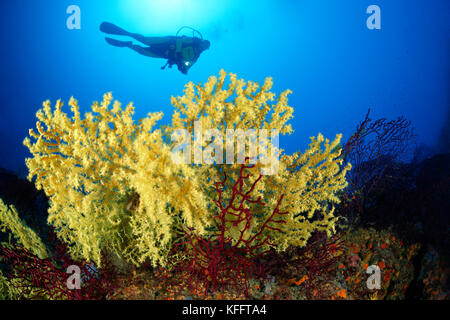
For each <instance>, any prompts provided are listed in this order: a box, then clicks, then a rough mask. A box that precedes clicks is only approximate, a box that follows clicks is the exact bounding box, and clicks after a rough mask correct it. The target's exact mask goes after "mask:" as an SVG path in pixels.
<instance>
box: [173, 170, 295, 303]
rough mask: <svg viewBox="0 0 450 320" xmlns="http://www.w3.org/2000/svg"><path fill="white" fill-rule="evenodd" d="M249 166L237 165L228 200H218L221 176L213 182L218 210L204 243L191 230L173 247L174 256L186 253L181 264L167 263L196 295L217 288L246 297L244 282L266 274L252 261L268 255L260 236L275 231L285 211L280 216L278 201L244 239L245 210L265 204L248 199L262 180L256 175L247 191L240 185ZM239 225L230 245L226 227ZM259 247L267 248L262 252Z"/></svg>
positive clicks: (249, 216) (248, 215) (249, 213)
mask: <svg viewBox="0 0 450 320" xmlns="http://www.w3.org/2000/svg"><path fill="white" fill-rule="evenodd" d="M253 167H254V165H245V164H243V165H242V166H241V168H240V171H239V176H238V178H237V179H236V181H235V182H234V184H233V186H232V188H231V195H230V198H229V199H228V201H226V200H224V192H225V190H226V181H227V176H226V174H224V178H223V180H222V181H219V182H216V183H215V190H216V192H217V195H218V196H217V199H216V200H215V203H216V205H217V207H218V209H219V210H218V212H217V213H216V214H215V216H214V220H215V222H216V231H215V232H214V234H213V235H212V236H210V237H208V238H204V237H201V236H199V235H197V234H195V233H194V232H193V230H192V229H185V230H183V235H184V238H183V239H182V240H181V241H180V242H179V243H177V244H176V245H175V246H174V252H180V251H183V252H186V257H185V258H186V259H184V260H182V261H179V260H176V261H171V265H172V266H173V267H174V270H175V271H179V272H180V273H182V274H186V275H187V276H186V277H185V279H184V281H185V283H186V284H187V286H188V287H189V288H190V289H191V290H192V291H194V292H201V291H202V289H203V293H204V294H209V293H213V292H215V291H216V290H217V289H219V288H234V289H235V290H236V292H237V293H243V294H244V295H246V296H247V295H248V289H249V285H248V281H249V279H250V277H262V276H263V275H264V273H265V271H266V266H265V265H264V263H262V262H258V260H259V259H258V258H261V257H263V256H264V255H265V254H266V253H268V252H269V251H270V247H271V246H272V244H271V242H270V236H269V235H268V234H267V232H265V231H267V230H268V229H270V230H275V231H279V232H281V229H280V228H279V227H277V225H280V224H283V223H285V221H284V220H283V219H280V218H279V217H281V216H283V215H286V214H287V212H280V205H281V201H282V200H283V196H281V197H280V199H279V200H278V202H277V204H276V206H275V208H274V209H273V211H272V213H271V214H270V216H269V217H268V218H267V219H266V220H265V221H264V222H263V223H262V225H261V227H260V228H259V229H258V230H257V231H256V232H255V233H254V234H253V235H251V236H250V237H249V238H246V234H247V233H248V231H249V230H250V228H251V225H252V221H253V219H254V218H255V217H254V212H253V210H252V209H251V207H250V206H249V205H251V206H252V207H260V208H263V207H264V206H265V205H266V204H265V203H264V202H262V199H261V197H258V198H256V199H255V198H254V197H253V196H252V193H253V192H254V190H255V187H256V185H257V183H258V182H259V181H260V180H261V178H262V175H261V174H260V175H259V176H258V178H257V179H256V180H255V181H253V183H251V184H250V187H249V188H248V189H247V190H244V186H245V182H246V181H247V180H248V179H249V177H250V174H244V171H245V170H247V169H251V168H253ZM277 217H278V218H277ZM241 224H243V227H242V229H241V230H239V237H238V239H236V240H235V241H233V239H231V237H230V236H228V231H229V229H230V225H231V226H233V227H237V226H238V225H241ZM265 246H268V248H269V249H266V250H264V249H263V247H265ZM200 288H202V289H200Z"/></svg>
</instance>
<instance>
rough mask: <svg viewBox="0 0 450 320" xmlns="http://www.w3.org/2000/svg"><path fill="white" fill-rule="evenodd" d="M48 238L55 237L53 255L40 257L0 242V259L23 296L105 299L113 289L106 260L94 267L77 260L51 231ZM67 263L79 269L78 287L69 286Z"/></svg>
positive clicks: (111, 276)
mask: <svg viewBox="0 0 450 320" xmlns="http://www.w3.org/2000/svg"><path fill="white" fill-rule="evenodd" d="M50 238H52V239H53V240H55V241H56V247H55V254H54V257H53V259H50V258H47V259H40V258H39V257H37V256H36V255H34V254H32V253H31V252H29V251H28V250H26V249H25V248H23V247H21V246H18V245H2V246H0V260H2V261H3V263H5V264H6V265H7V266H8V268H9V269H10V271H9V272H8V273H7V275H8V276H9V278H10V279H14V281H15V283H14V284H15V286H16V287H17V288H19V289H20V290H19V291H20V292H21V294H22V297H24V296H26V297H27V298H31V299H68V300H82V299H104V298H105V297H106V295H107V294H108V293H110V292H112V290H113V289H114V282H113V271H112V268H111V267H110V266H109V264H108V263H107V261H104V262H105V266H104V267H103V268H102V269H101V270H100V271H97V270H96V269H95V268H94V267H93V266H91V265H89V264H87V263H77V262H76V261H74V260H72V259H71V258H70V256H69V255H68V253H67V247H66V245H65V244H63V243H62V242H60V241H59V240H57V239H56V236H55V235H54V233H52V234H51V236H50ZM70 265H76V266H78V267H79V268H80V271H81V275H80V276H81V289H69V288H68V287H67V279H68V277H69V276H70V275H69V274H68V273H66V270H67V268H68V267H69V266H70Z"/></svg>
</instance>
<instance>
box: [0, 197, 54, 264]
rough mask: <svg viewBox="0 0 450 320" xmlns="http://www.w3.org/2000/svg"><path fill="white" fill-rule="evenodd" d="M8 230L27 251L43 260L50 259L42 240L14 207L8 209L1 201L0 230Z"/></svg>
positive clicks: (0, 200)
mask: <svg viewBox="0 0 450 320" xmlns="http://www.w3.org/2000/svg"><path fill="white" fill-rule="evenodd" d="M7 229H9V230H10V231H11V233H12V234H13V236H14V237H15V238H16V239H17V241H18V242H19V243H20V244H21V245H22V246H23V247H24V248H25V249H27V250H28V251H30V252H32V253H34V254H35V255H37V256H38V257H39V258H41V259H45V258H47V257H48V251H47V248H46V246H45V245H44V243H43V242H42V240H41V238H40V237H39V236H38V235H37V234H36V233H35V232H34V231H33V230H32V229H31V228H29V227H28V226H27V225H26V223H25V222H24V221H22V219H20V218H19V214H18V213H17V210H16V208H15V207H14V206H12V205H11V206H9V207H8V206H7V205H6V204H5V203H4V202H3V200H2V199H0V230H1V231H3V232H5V231H6V230H7Z"/></svg>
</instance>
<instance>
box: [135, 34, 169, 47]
mask: <svg viewBox="0 0 450 320" xmlns="http://www.w3.org/2000/svg"><path fill="white" fill-rule="evenodd" d="M128 35H129V36H130V37H132V38H134V39H136V40H137V41H139V42H142V43H143V44H145V45H147V46H151V45H155V44H162V43H168V42H169V41H170V40H172V38H173V37H171V36H169V37H144V36H143V35H140V34H138V33H130V34H128Z"/></svg>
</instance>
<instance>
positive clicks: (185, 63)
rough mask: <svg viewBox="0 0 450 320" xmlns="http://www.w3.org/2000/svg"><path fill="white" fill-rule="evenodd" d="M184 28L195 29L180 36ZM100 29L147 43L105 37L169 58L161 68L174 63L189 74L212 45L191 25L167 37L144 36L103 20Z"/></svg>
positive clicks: (147, 53) (124, 45) (110, 42)
mask: <svg viewBox="0 0 450 320" xmlns="http://www.w3.org/2000/svg"><path fill="white" fill-rule="evenodd" d="M183 28H189V29H191V30H192V31H193V32H192V37H187V36H181V37H180V36H178V33H179V32H180V31H181V30H182V29H183ZM100 31H102V32H104V33H107V34H113V35H119V36H129V37H131V38H133V39H135V40H137V41H139V42H141V43H143V44H145V45H147V46H146V47H144V46H140V45H137V44H133V42H132V41H120V40H115V39H111V38H108V37H105V40H106V42H108V43H109V44H110V45H113V46H115V47H128V48H130V49H132V50H134V51H136V52H137V53H140V54H142V55H144V56H147V57H152V58H163V59H167V63H166V64H165V65H164V66H162V67H161V69H165V68H166V66H169V68H172V65H174V64H176V65H177V67H178V70H180V71H181V72H182V73H183V74H187V72H188V70H189V69H190V68H191V67H192V66H193V65H194V64H195V62H196V61H197V59H198V58H199V57H200V54H201V53H202V52H203V51H205V50H207V49H208V48H209V46H210V42H209V41H208V40H203V37H202V35H201V33H200V32H198V31H197V30H194V29H192V28H190V27H182V28H180V29H179V30H178V32H177V34H176V35H175V36H167V37H144V36H142V35H140V34H137V33H130V32H128V31H125V30H124V29H122V28H119V27H118V26H116V25H114V24H112V23H109V22H103V23H102V24H101V25H100ZM195 32H197V33H198V34H199V35H200V38H199V37H196V36H195V35H194V34H195Z"/></svg>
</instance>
